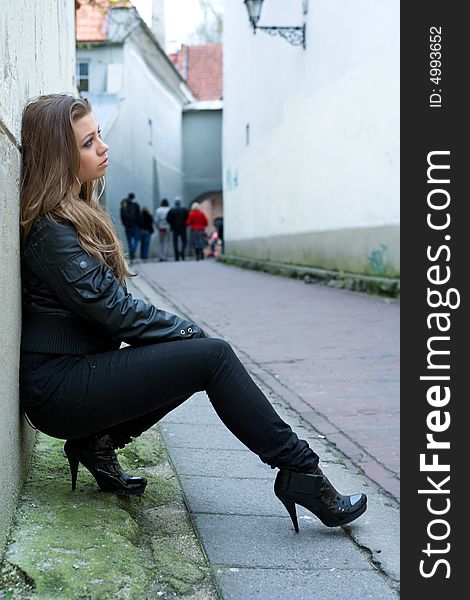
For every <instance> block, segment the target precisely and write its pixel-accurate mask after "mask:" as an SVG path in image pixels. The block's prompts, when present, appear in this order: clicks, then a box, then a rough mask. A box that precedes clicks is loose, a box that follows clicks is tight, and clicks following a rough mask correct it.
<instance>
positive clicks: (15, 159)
mask: <svg viewBox="0 0 470 600" xmlns="http://www.w3.org/2000/svg"><path fill="white" fill-rule="evenodd" d="M74 23H75V17H74V1H73V0H57V1H56V2H50V0H35V1H34V2H14V1H13V0H0V39H1V40H2V43H1V44H0V182H1V185H0V279H1V282H2V283H1V286H0V306H1V307H2V308H1V311H0V415H1V418H0V554H1V552H2V550H3V547H4V543H5V540H6V536H7V534H8V528H9V524H10V521H11V517H12V514H13V511H14V508H15V506H16V501H17V493H18V490H19V486H20V485H21V481H22V476H23V474H24V471H25V466H26V464H27V459H28V455H29V451H30V449H31V447H32V443H33V441H34V436H33V434H32V430H31V429H30V428H29V426H27V425H26V424H25V422H24V420H23V418H22V417H21V415H20V410H19V405H18V363H19V349H20V334H21V296H20V257H19V235H18V234H19V229H18V218H19V200H18V185H19V177H20V172H19V170H20V154H19V143H20V126H21V114H22V109H23V106H24V104H25V102H26V101H27V100H28V99H29V98H30V97H33V96H36V95H39V94H44V93H52V92H72V93H73V92H74V91H75V89H74V64H75V63H74V60H75V59H74V56H75V40H74V38H75V25H74Z"/></svg>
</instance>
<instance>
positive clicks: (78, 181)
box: [75, 175, 82, 189]
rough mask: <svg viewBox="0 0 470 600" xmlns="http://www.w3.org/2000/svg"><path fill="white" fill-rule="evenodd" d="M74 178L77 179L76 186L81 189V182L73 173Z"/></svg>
mask: <svg viewBox="0 0 470 600" xmlns="http://www.w3.org/2000/svg"><path fill="white" fill-rule="evenodd" d="M75 179H76V180H77V183H78V187H79V188H80V189H81V188H82V184H81V183H80V179H79V178H78V177H77V176H76V175H75Z"/></svg>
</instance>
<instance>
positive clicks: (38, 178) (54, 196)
mask: <svg viewBox="0 0 470 600" xmlns="http://www.w3.org/2000/svg"><path fill="white" fill-rule="evenodd" d="M90 112H91V105H90V103H89V102H88V100H86V99H84V98H75V97H74V96H71V95H68V94H49V95H46V96H39V97H38V98H35V99H33V100H32V101H30V102H29V103H28V104H27V105H26V108H25V110H24V112H23V120H22V126H21V154H22V169H21V191H20V202H21V204H20V227H21V241H22V244H23V245H24V244H26V241H27V239H28V235H29V232H30V231H31V227H32V226H33V224H34V222H35V221H36V219H38V217H40V216H42V215H47V217H48V218H50V219H52V220H54V221H61V220H66V221H69V222H70V223H72V224H73V225H74V226H75V228H76V230H77V234H78V241H79V243H80V245H81V246H82V248H83V249H84V250H85V251H86V252H88V253H89V254H92V255H94V256H96V257H97V258H98V259H99V260H100V261H101V262H102V263H103V264H106V265H107V266H108V267H109V268H110V269H111V270H112V271H113V273H114V274H115V275H116V277H117V278H118V279H119V281H120V282H121V283H122V284H124V283H125V278H126V276H128V275H132V273H130V271H129V268H128V266H127V264H126V261H125V258H124V252H123V249H122V244H121V242H120V240H119V238H118V236H117V233H116V230H115V228H114V225H113V222H112V221H111V219H110V217H109V215H108V214H107V213H106V212H105V210H104V209H103V207H102V206H101V204H100V203H99V202H98V201H97V200H96V199H95V188H96V182H94V181H90V182H84V183H82V184H81V185H80V192H79V195H78V196H77V195H76V194H74V193H73V188H74V186H75V187H76V186H77V181H78V179H77V174H78V171H79V168H80V150H79V147H78V144H77V141H76V139H75V133H74V131H73V128H72V124H73V122H74V121H77V120H78V119H81V118H82V117H84V116H86V115H87V114H89V113H90Z"/></svg>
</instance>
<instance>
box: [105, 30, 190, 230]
mask: <svg viewBox="0 0 470 600" xmlns="http://www.w3.org/2000/svg"><path fill="white" fill-rule="evenodd" d="M123 57H124V58H123V60H124V68H123V89H122V94H121V102H120V105H119V113H118V117H117V118H116V120H115V122H114V123H113V125H112V127H111V129H110V131H109V133H108V137H107V139H106V142H107V143H108V144H109V146H110V167H109V169H108V173H107V176H106V204H107V208H108V210H109V211H110V213H111V214H112V216H113V219H114V221H115V223H116V224H117V226H118V229H121V224H120V220H119V204H120V200H121V199H122V198H124V197H125V196H127V194H128V193H129V192H134V194H135V196H136V201H137V202H138V203H139V204H140V205H141V206H144V205H147V206H148V207H149V209H150V210H151V211H153V210H154V209H155V208H156V207H157V206H158V205H159V204H160V199H161V198H162V197H164V196H166V197H168V198H170V199H171V198H172V197H173V196H174V195H178V196H181V195H182V185H183V180H182V117H181V114H182V104H183V102H182V99H181V98H178V97H176V96H175V94H174V93H172V92H171V91H169V90H168V89H167V87H166V86H165V85H164V84H163V83H162V82H160V81H159V80H158V78H157V77H155V75H154V73H153V72H152V71H151V70H150V69H149V67H148V66H147V65H146V63H145V62H144V60H143V58H142V57H141V55H140V54H139V52H138V50H137V49H136V47H135V46H134V45H133V43H132V41H131V40H129V41H128V42H127V43H126V45H125V47H124V52H123ZM150 121H151V123H150ZM155 179H156V180H157V181H155ZM157 196H158V197H157ZM121 233H122V232H121ZM154 237H155V236H154ZM123 239H125V238H124V236H123Z"/></svg>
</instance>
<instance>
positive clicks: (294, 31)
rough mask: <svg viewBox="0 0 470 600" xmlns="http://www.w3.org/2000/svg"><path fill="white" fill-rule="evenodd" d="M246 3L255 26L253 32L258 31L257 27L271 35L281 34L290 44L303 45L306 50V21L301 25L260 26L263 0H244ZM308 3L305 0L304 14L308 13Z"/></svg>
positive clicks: (249, 16) (252, 23)
mask: <svg viewBox="0 0 470 600" xmlns="http://www.w3.org/2000/svg"><path fill="white" fill-rule="evenodd" d="M244 4H245V6H246V10H247V11H248V18H249V19H250V23H251V25H252V27H253V33H256V30H257V29H261V30H262V31H265V32H266V33H267V34H269V35H272V36H275V35H279V36H281V37H282V38H284V39H285V40H286V41H288V42H289V44H292V45H293V46H302V48H303V49H304V50H305V29H306V25H305V23H304V24H303V25H302V26H301V27H277V26H269V27H266V26H260V25H258V21H259V19H260V16H261V9H262V8H263V0H244ZM307 4H308V0H303V12H304V14H306V13H307Z"/></svg>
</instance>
